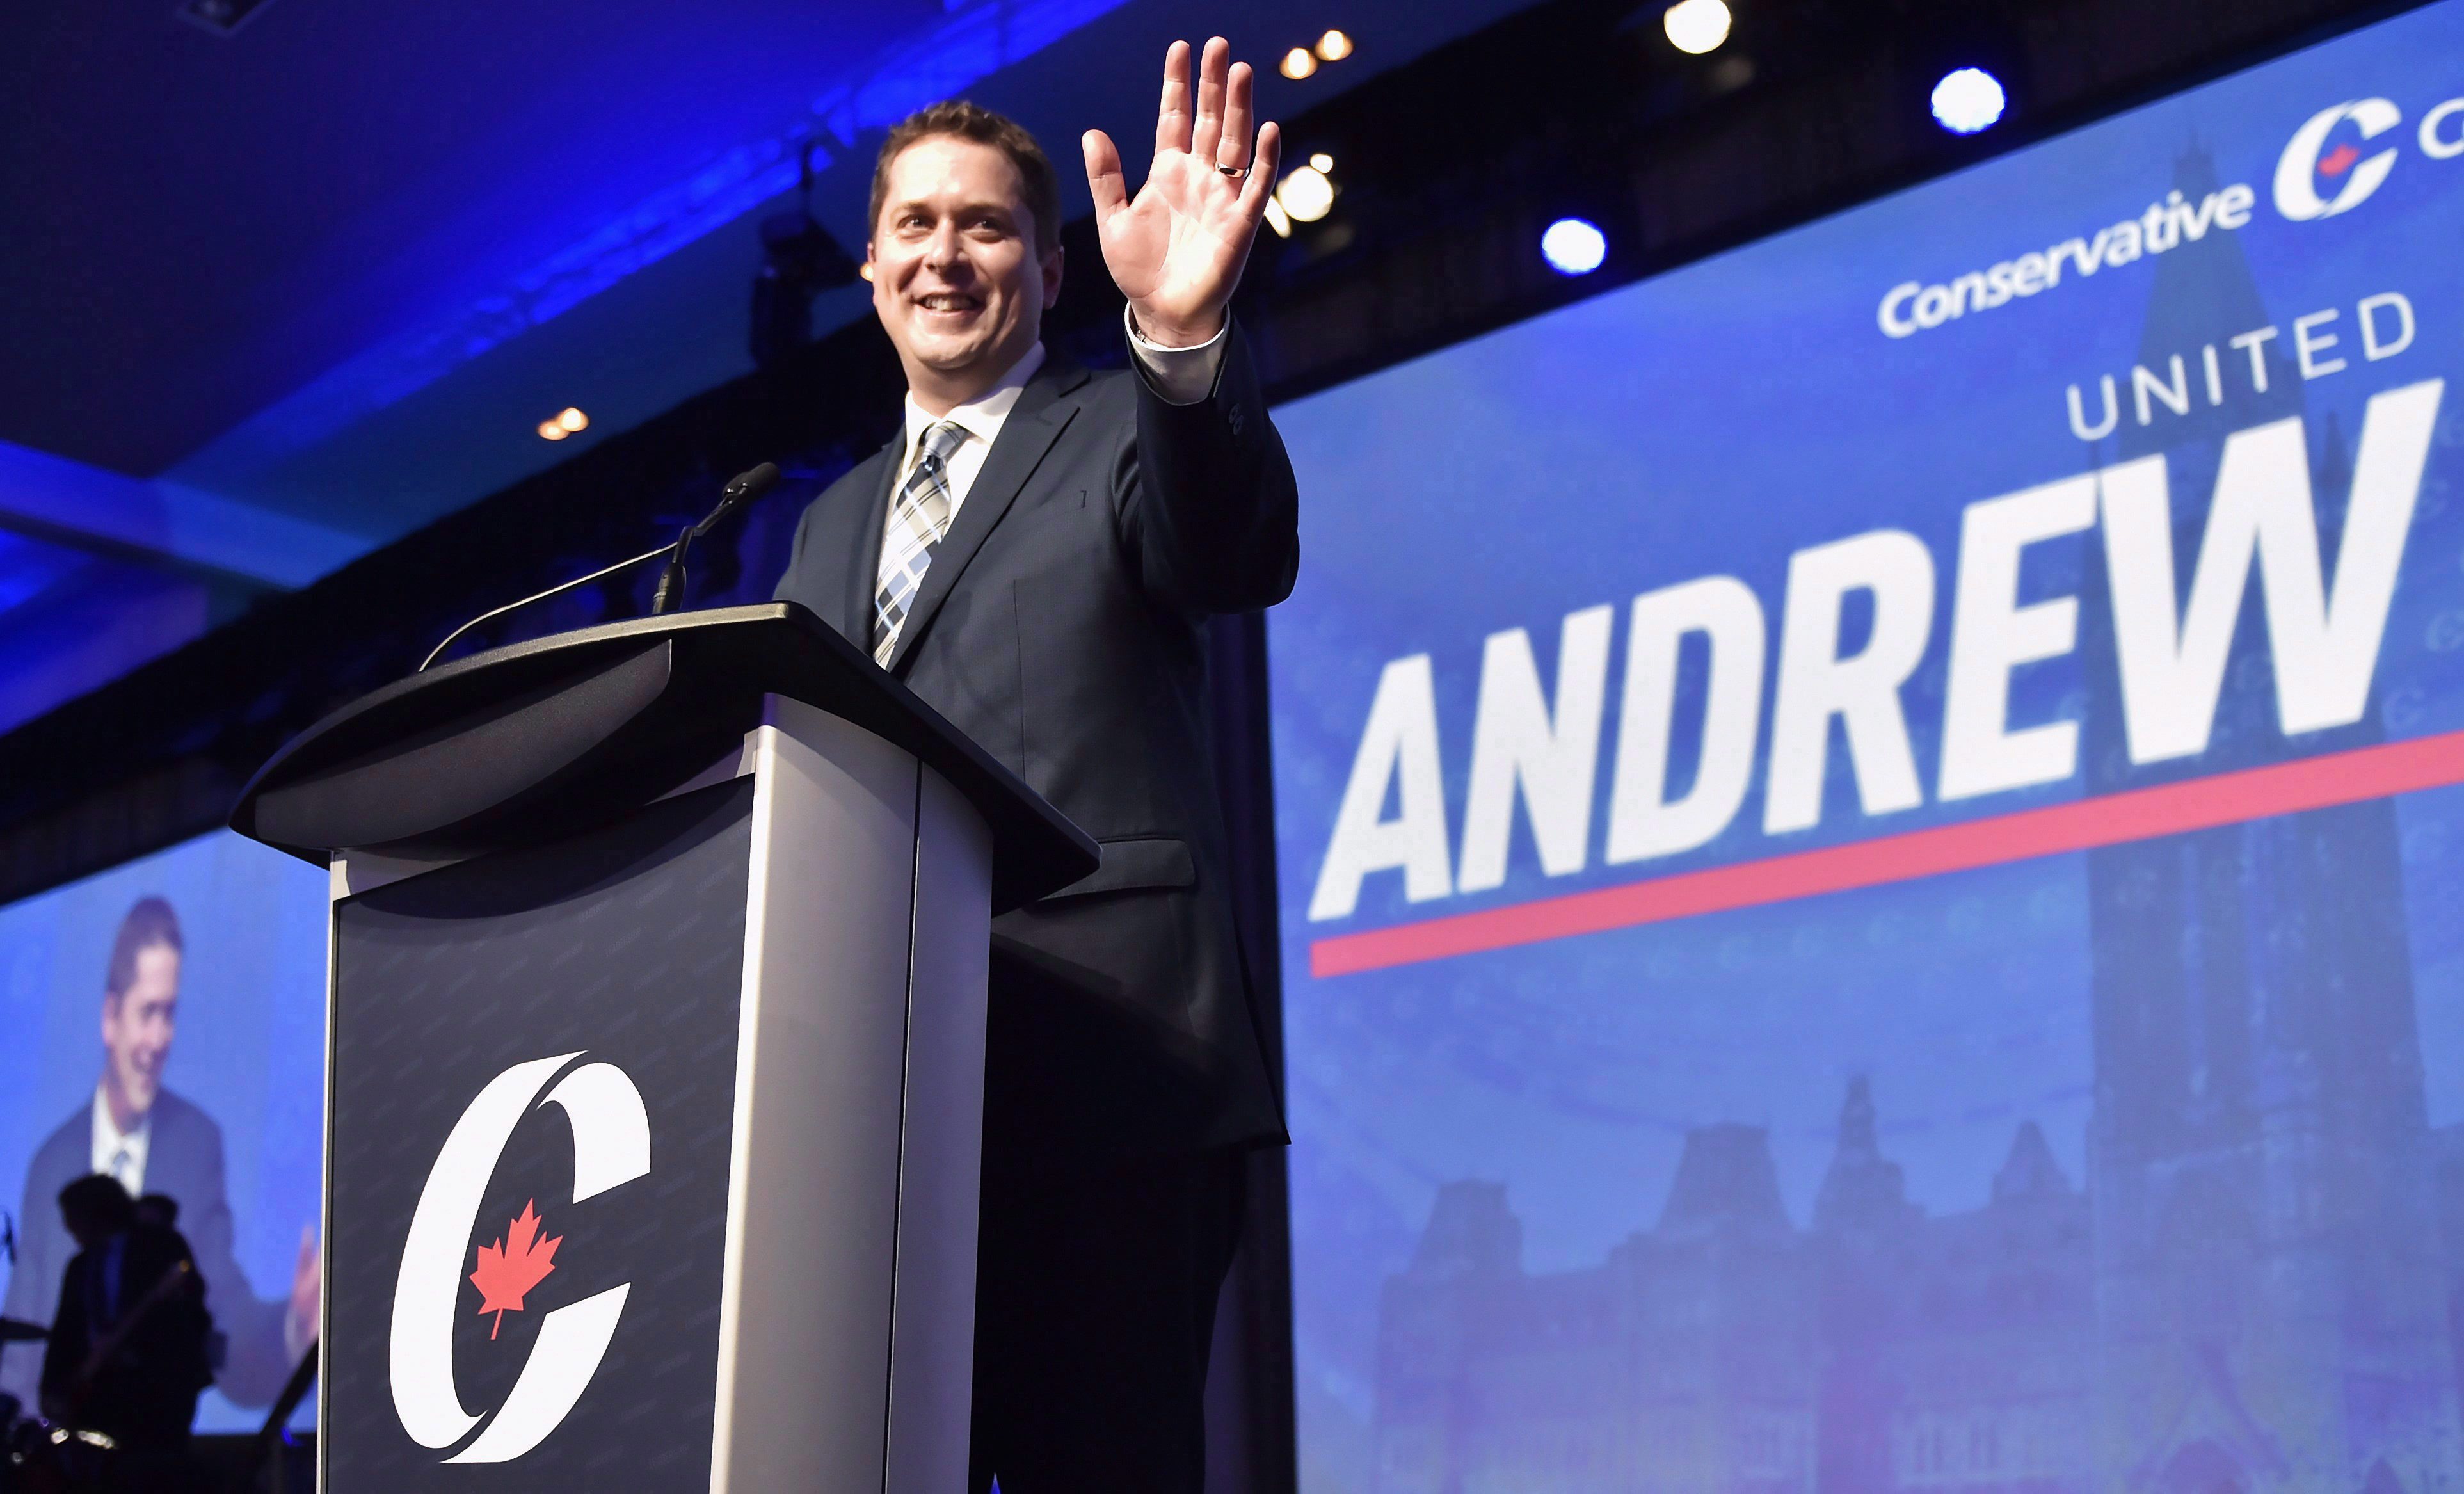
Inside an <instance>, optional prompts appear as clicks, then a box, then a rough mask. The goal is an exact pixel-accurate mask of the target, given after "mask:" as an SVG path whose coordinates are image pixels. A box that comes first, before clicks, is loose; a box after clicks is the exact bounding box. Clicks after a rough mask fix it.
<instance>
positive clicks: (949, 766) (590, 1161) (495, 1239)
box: [231, 604, 1098, 1494]
mask: <svg viewBox="0 0 2464 1494" xmlns="http://www.w3.org/2000/svg"><path fill="white" fill-rule="evenodd" d="M231 824H232V827H233V828H234V829H236V830H238V831H240V832H241V833H242V834H245V835H248V836H251V837H253V838H254V839H256V840H259V841H262V842H264V843H266V844H268V845H271V846H276V847H278V848H280V849H282V850H286V851H289V852H291V853H293V854H295V855H297V856H300V857H302V858H304V859H307V860H310V861H313V862H316V863H317V864H318V865H320V866H326V867H330V868H331V877H332V891H333V914H332V919H331V922H330V925H329V927H330V930H331V945H330V948H331V959H330V961H329V968H330V972H331V978H330V986H329V1001H328V1008H327V1010H328V1030H327V1060H326V1094H327V1100H326V1111H325V1124H326V1136H325V1169H326V1171H325V1228H324V1235H323V1241H324V1271H325V1297H324V1303H325V1307H324V1323H323V1336H322V1342H323V1345H324V1348H323V1373H324V1380H323V1386H322V1394H321V1396H320V1405H319V1421H318V1425H319V1465H320V1472H319V1487H320V1488H323V1489H330V1490H343V1491H348V1494H394V1491H397V1490H413V1489H417V1490H432V1489H462V1488H468V1489H473V1490H495V1489H507V1490H511V1489H520V1490H524V1491H526V1494H537V1491H539V1490H568V1489H570V1490H583V1489H592V1490H596V1489H619V1488H621V1489H626V1490H628V1491H642V1494H651V1491H666V1490H685V1489H692V1490H695V1491H700V1490H714V1491H716V1490H726V1491H732V1494H742V1491H753V1490H760V1491H770V1490H799V1491H803V1490H818V1491H839V1490H857V1489H863V1490H896V1491H898V1494H911V1491H935V1490H948V1491H951V1494H957V1490H958V1489H959V1488H960V1487H961V1485H962V1484H963V1483H964V1476H965V1469H966V1461H967V1403H968V1379H969V1373H970V1367H971V1361H972V1346H973V1331H974V1307H975V1266H976V1254H975V1241H976V1196H977V1174H978V1160H979V1141H980V1126H981V1118H982V1083H983V1032H984V976H985V966H986V961H987V958H988V944H989V937H990V929H989V925H990V921H991V917H992V914H993V913H994V912H997V911H999V910H1001V909H1004V908H1007V907H1011V906H1015V905H1017V904H1019V903H1022V902H1024V901H1027V900H1029V899H1032V898H1035V897H1038V896H1041V895H1043V894H1045V893H1046V892H1050V891H1053V890H1058V889H1060V888H1062V887H1064V886H1066V885H1067V884H1068V883H1070V882H1073V881H1076V880H1077V879H1079V878H1080V877H1082V876H1085V875H1087V874H1088V873H1089V872H1091V871H1093V870H1094V869H1095V866H1096V863H1097V859H1098V857H1097V851H1096V847H1095V846H1094V844H1093V842H1091V841H1089V839H1088V838H1087V837H1086V836H1085V835H1084V834H1082V833H1081V832H1080V831H1079V830H1078V829H1077V828H1076V827H1075V826H1073V825H1071V824H1069V823H1068V822H1067V820H1065V819H1063V818H1062V817H1061V816H1060V815H1059V814H1058V813H1057V812H1056V811H1054V810H1053V809H1052V808H1051V807H1050V806H1049V805H1047V804H1045V802H1043V801H1042V800H1040V799H1038V798H1037V797H1036V796H1035V795H1034V794H1033V793H1032V792H1031V791H1030V790H1028V789H1027V788H1026V787H1025V786H1024V785H1023V783H1021V782H1020V781H1019V780H1017V779H1016V778H1015V777H1013V776H1012V775H1011V774H1010V773H1009V772H1007V771H1006V770H1005V769H1003V768H1002V767H1001V765H1000V764H999V763H997V762H995V761H994V760H993V759H992V758H989V757H988V756H986V755H985V754H984V752H983V751H982V750H981V749H980V748H979V747H977V746H976V745H975V744H974V743H972V742H970V741H968V740H967V739H966V738H964V737H963V736H959V735H958V734H957V732H956V731H955V730H954V729H953V728H951V727H950V726H949V724H948V723H947V722H945V721H943V720H942V719H941V718H940V717H939V716H938V715H936V714H935V713H934V712H933V711H932V710H931V709H929V708H928V707H926V706H925V705H923V704H922V703H921V702H920V701H918V700H916V699H915V698H914V697H913V695H912V694H910V693H909V692H907V691H906V689H905V688H904V687H903V686H901V685H899V684H898V683H897V682H896V681H894V680H892V679H891V678H890V677H889V676H887V675H885V674H883V673H882V672H881V671H880V670H878V669H876V668H874V666H873V664H872V662H871V661H870V660H869V658H866V657H865V656H864V655H862V654H861V653H859V652H858V651H857V650H856V649H855V648H853V647H851V646H850V645H848V644H847V642H846V641H845V640H844V639H842V638H840V637H839V636H838V635H837V634H836V633H835V632H833V631H832V630H830V629H829V628H828V627H826V626H824V625H822V624H821V623H820V622H819V621H818V620H816V619H815V618H814V617H813V616H812V615H811V614H810V613H808V612H805V611H804V610H803V608H801V607H797V606H793V605H787V604H777V605H765V606H752V607H735V608H728V609H724V610H717V611H709V612H694V613H686V614H682V615H679V616H674V617H666V618H653V619H646V620H643V621H639V622H629V623H619V624H613V625H610V626H603V627H594V628H588V629H585V630H583V631H581V632H575V633H567V634H563V635H561V636H558V637H553V638H547V639H542V640H539V641H538V642H534V643H528V644H522V645H518V646H516V647H512V648H500V649H497V650H495V651H493V652H489V653H484V654H479V655H476V656H474V657H472V658H469V659H464V660H461V661H458V662H456V663H454V664H451V665H448V666H445V667H443V668H441V669H437V670H430V671H429V672H428V673H425V674H419V675H414V676H412V677H410V678H408V679H406V680H403V681H400V682H398V683H396V684H394V685H391V686H388V687H386V688H385V689H384V690H380V691H378V692H375V693H373V694H371V695H368V696H366V697H364V698H363V699H361V700H359V701H356V702H354V703H352V704H351V705H348V706H346V707H344V708H342V709H341V710H340V711H338V712H336V713H334V714H332V715H330V716H328V717H326V718H325V719H324V720H323V721H320V722H319V723H318V724H317V725H316V726H315V727H313V728H312V729H310V730H309V731H307V732H306V733H304V734H302V735H301V736H299V737H298V738H297V739H296V740H294V741H293V742H291V743H290V744H289V745H288V746H286V747H284V748H283V750H282V751H281V753H279V754H278V755H277V756H276V757H275V758H274V759H273V760H272V761H271V762H269V763H268V764H266V766H265V767H264V768H263V769H262V770H261V771H260V772H259V773H258V774H257V776H256V778H255V780H253V782H251V783H250V785H249V787H248V789H247V791H246V793H245V794H244V795H243V796H242V798H241V800H240V802H239V805H238V807H237V809H236V810H235V811H234V812H233V814H232V819H231Z"/></svg>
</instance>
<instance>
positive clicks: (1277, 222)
mask: <svg viewBox="0 0 2464 1494" xmlns="http://www.w3.org/2000/svg"><path fill="white" fill-rule="evenodd" d="M1266 227H1268V228H1270V229H1272V230H1274V231H1275V237H1277V238H1290V237H1291V236H1292V215H1291V214H1290V213H1288V212H1286V211H1284V205H1283V204H1282V203H1279V202H1277V201H1275V199H1273V198H1272V197H1269V198H1267V199H1266Z"/></svg>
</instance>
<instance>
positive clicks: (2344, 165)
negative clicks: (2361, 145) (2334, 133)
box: [2319, 141, 2362, 176]
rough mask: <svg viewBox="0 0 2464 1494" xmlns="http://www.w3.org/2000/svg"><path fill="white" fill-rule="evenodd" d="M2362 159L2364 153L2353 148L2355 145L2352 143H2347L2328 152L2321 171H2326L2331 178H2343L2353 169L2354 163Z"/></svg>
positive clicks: (2322, 160) (2321, 165)
mask: <svg viewBox="0 0 2464 1494" xmlns="http://www.w3.org/2000/svg"><path fill="white" fill-rule="evenodd" d="M2361 159H2362V153H2361V152H2360V151H2358V150H2355V149H2354V148H2353V143H2352V142H2351V141H2346V142H2344V143H2343V144H2341V145H2339V146H2337V147H2336V148H2335V149H2333V150H2331V151H2329V152H2327V154H2326V155H2325V157H2323V158H2322V159H2321V161H2320V163H2319V169H2320V170H2321V171H2324V172H2325V173H2327V174H2328V175H2329V176H2343V174H2344V173H2345V172H2347V171H2350V170H2351V169H2352V168H2353V163H2354V162H2356V161H2359V160H2361Z"/></svg>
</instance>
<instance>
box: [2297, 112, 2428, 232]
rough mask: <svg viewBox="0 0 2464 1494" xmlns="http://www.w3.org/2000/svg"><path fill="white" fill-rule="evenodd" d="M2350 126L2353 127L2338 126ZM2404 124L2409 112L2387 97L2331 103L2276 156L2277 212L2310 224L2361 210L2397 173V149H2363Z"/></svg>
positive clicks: (2388, 147)
mask: <svg viewBox="0 0 2464 1494" xmlns="http://www.w3.org/2000/svg"><path fill="white" fill-rule="evenodd" d="M2347 122H2349V123H2350V125H2351V128H2349V129H2339V128H2338V126H2339V125H2343V124H2346V123H2347ZM2403 122H2404V113H2403V111H2402V110H2400V109H2398V108H2397V107H2396V106H2395V104H2394V103H2393V102H2392V101H2390V100H2388V99H2356V100H2354V101H2352V102H2349V103H2340V104H2331V105H2329V106H2328V107H2326V108H2324V109H2321V110H2320V111H2319V112H2318V113H2317V114H2314V115H2312V116H2310V118H2309V119H2308V120H2306V121H2303V122H2302V125H2301V127H2300V128H2299V129H2298V130H2295V131H2294V132H2293V138H2292V139H2291V140H2289V141H2287V142H2286V143H2285V145H2284V153H2283V154H2282V155H2279V156H2277V158H2276V210H2277V212H2280V213H2282V214H2283V215H2284V216H2285V217H2287V218H2289V219H2291V220H2293V221H2294V222H2296V223H2304V222H2307V221H2309V220H2310V219H2312V218H2332V217H2334V216H2336V215H2337V214H2338V213H2341V212H2350V211H2352V210H2353V209H2355V208H2358V207H2360V206H2361V205H2362V204H2363V203H2364V202H2365V201H2367V200H2368V198H2369V195H2370V194H2371V193H2372V192H2375V191H2377V190H2378V189H2379V187H2380V184H2382V183H2384V182H2385V181H2386V180H2387V173H2388V172H2390V171H2392V170H2394V169H2395V147H2394V146H2393V145H2388V146H2387V147H2385V148H2384V149H2381V150H2378V151H2375V152H2369V153H2365V152H2364V150H2363V148H2362V147H2363V146H2364V145H2365V144H2367V143H2370V142H2371V141H2374V140H2376V139H2378V138H2379V137H2380V136H2382V135H2385V134H2386V133H2387V131H2389V130H2391V129H2394V128H2395V127H2396V126H2397V125H2398V124H2401V123H2403ZM2330 139H2333V140H2335V142H2336V143H2335V145H2334V146H2333V147H2332V148H2330V147H2329V145H2328V141H2329V140H2330Z"/></svg>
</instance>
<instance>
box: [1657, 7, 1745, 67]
mask: <svg viewBox="0 0 2464 1494" xmlns="http://www.w3.org/2000/svg"><path fill="white" fill-rule="evenodd" d="M1728 19H1729V18H1728V8H1727V5H1726V4H1724V3H1723V0H1677V3H1676V4H1675V5H1672V6H1670V7H1669V8H1668V10H1667V11H1666V12H1665V13H1664V14H1662V15H1661V18H1660V25H1661V29H1662V30H1663V31H1665V32H1667V33H1668V40H1669V42H1670V43H1671V44H1672V45H1674V46H1675V47H1676V48H1677V50H1678V51H1680V52H1690V53H1692V54H1694V55H1696V56H1698V57H1699V56H1701V55H1703V54H1704V53H1706V52H1710V51H1713V50H1715V49H1717V48H1718V47H1719V45H1720V43H1722V42H1724V41H1727V39H1728Z"/></svg>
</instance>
